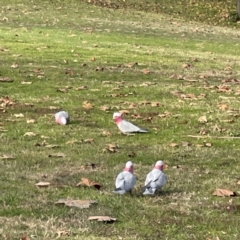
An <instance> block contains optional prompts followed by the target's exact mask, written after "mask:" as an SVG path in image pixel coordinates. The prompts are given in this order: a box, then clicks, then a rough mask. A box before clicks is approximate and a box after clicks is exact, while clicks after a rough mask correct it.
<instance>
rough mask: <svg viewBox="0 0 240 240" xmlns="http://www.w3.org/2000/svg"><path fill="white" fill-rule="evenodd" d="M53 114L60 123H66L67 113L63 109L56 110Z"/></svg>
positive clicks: (67, 120) (68, 119)
mask: <svg viewBox="0 0 240 240" xmlns="http://www.w3.org/2000/svg"><path fill="white" fill-rule="evenodd" d="M54 116H55V120H56V122H57V123H59V124H61V125H66V124H68V123H69V121H70V118H69V114H68V113H67V112H65V111H60V112H57V113H56V114H55V115H54Z"/></svg>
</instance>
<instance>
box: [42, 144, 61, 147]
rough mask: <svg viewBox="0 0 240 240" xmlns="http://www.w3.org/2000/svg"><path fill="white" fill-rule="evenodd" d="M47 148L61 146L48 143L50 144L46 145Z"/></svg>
mask: <svg viewBox="0 0 240 240" xmlns="http://www.w3.org/2000/svg"><path fill="white" fill-rule="evenodd" d="M45 148H59V146H58V145H51V144H48V145H45Z"/></svg>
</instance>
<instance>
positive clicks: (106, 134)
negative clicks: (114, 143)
mask: <svg viewBox="0 0 240 240" xmlns="http://www.w3.org/2000/svg"><path fill="white" fill-rule="evenodd" d="M102 135H103V136H111V135H112V134H111V133H110V132H109V131H106V130H104V131H102Z"/></svg>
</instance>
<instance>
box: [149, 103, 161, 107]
mask: <svg viewBox="0 0 240 240" xmlns="http://www.w3.org/2000/svg"><path fill="white" fill-rule="evenodd" d="M151 106H152V107H161V106H163V105H162V104H161V103H160V102H151Z"/></svg>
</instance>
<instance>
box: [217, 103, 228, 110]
mask: <svg viewBox="0 0 240 240" xmlns="http://www.w3.org/2000/svg"><path fill="white" fill-rule="evenodd" d="M218 108H219V109H220V110H222V111H227V110H228V109H229V106H228V105H227V104H223V103H222V104H218Z"/></svg>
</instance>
